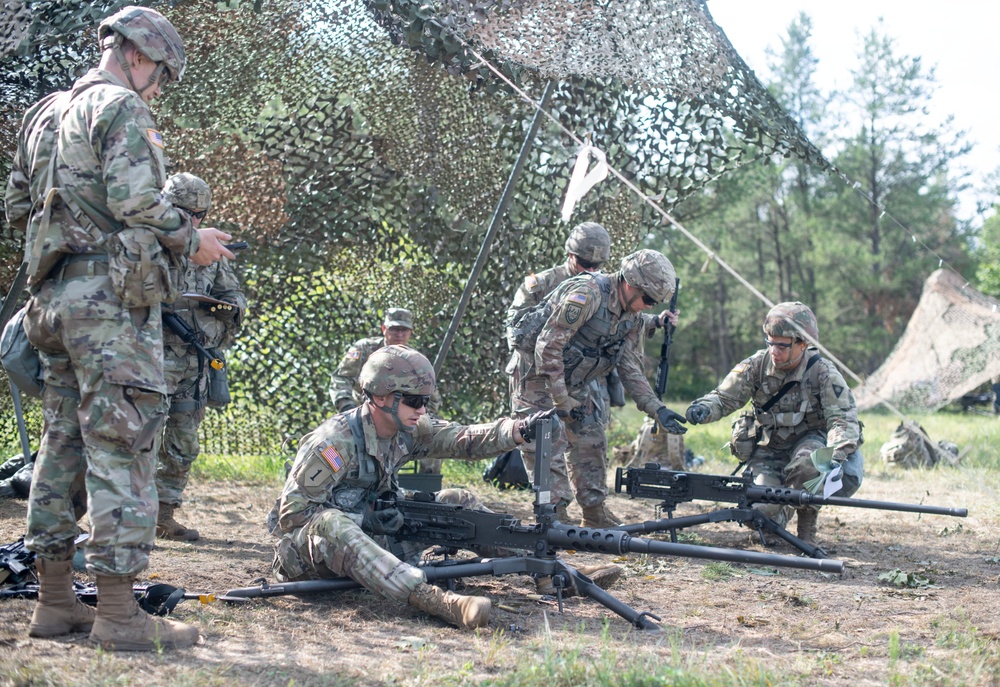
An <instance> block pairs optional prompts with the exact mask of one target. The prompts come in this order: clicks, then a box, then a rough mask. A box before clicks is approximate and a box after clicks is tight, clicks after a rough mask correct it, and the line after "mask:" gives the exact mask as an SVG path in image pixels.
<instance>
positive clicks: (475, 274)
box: [434, 81, 553, 375]
mask: <svg viewBox="0 0 1000 687" xmlns="http://www.w3.org/2000/svg"><path fill="white" fill-rule="evenodd" d="M552 88H553V86H552V82H551V81H549V82H548V83H546V84H545V91H543V92H542V102H541V104H540V105H539V106H538V109H537V110H535V116H534V117H532V118H531V126H529V127H528V133H527V134H526V135H525V137H524V143H523V144H522V145H521V152H520V153H518V155H517V161H516V162H515V163H514V169H512V170H511V171H510V177H508V178H507V185H506V186H504V188H503V194H501V196H500V201H499V202H498V203H497V207H496V210H494V211H493V218H492V219H491V220H490V227H489V229H487V230H486V236H485V237H484V238H483V245H482V247H481V248H480V249H479V255H477V256H476V263H475V264H474V265H473V266H472V273H471V274H470V275H469V280H468V282H466V284H465V288H464V289H463V290H462V297H461V298H460V299H459V301H458V306H457V307H456V308H455V314H454V315H453V316H452V318H451V324H450V325H448V331H446V332H445V334H444V339H443V340H442V341H441V348H439V349H438V353H437V357H436V358H434V374H435V375H440V374H441V366H442V365H443V364H444V359H445V358H446V357H447V356H448V349H450V348H451V344H452V341H454V340H455V332H456V331H458V325H459V323H461V321H462V317H463V316H464V315H465V309H466V308H467V307H468V305H469V299H470V298H471V297H472V289H473V288H474V287H475V285H476V282H477V281H479V275H480V274H482V271H483V266H484V265H485V264H486V259H487V258H489V256H490V247H491V246H492V245H493V239H494V238H496V235H497V230H498V229H499V228H500V220H501V218H502V217H503V215H504V213H505V212H507V208H508V207H509V206H510V201H511V199H512V198H513V194H514V184H515V183H517V179H518V177H519V176H521V169H522V168H523V167H524V161H525V159H526V158H527V157H528V152H529V151H530V150H531V145H532V143H533V142H534V140H535V134H537V133H538V125H539V124H541V123H542V113H543V112H544V111H545V108H546V107H548V104H549V100H550V98H551V97H552Z"/></svg>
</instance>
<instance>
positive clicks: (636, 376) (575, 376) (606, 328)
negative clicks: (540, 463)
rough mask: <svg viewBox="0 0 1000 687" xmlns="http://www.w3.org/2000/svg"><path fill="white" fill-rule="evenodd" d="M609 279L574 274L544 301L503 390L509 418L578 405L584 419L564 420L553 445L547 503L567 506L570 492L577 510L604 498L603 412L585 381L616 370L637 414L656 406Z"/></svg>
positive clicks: (631, 327) (637, 321)
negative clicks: (530, 342) (548, 310)
mask: <svg viewBox="0 0 1000 687" xmlns="http://www.w3.org/2000/svg"><path fill="white" fill-rule="evenodd" d="M617 279H619V277H608V276H606V275H603V274H581V275H578V276H576V277H572V278H571V279H568V280H566V281H565V282H564V283H563V284H562V285H561V286H560V287H558V288H557V289H556V290H555V291H554V292H553V293H552V294H550V295H549V296H548V299H549V302H550V303H552V305H553V312H552V315H551V316H550V317H549V319H548V320H547V322H546V323H545V325H544V326H543V328H542V331H541V333H539V335H538V339H537V342H536V344H535V348H534V352H533V353H529V352H525V351H522V350H515V355H514V361H513V362H514V365H515V368H514V371H513V374H512V391H511V405H512V407H513V409H514V410H515V412H517V413H518V414H528V413H531V412H534V411H536V410H540V409H545V408H551V407H552V406H553V405H559V403H560V401H561V400H562V399H565V398H566V397H568V396H569V397H572V398H574V399H575V400H576V401H578V402H579V403H580V407H581V409H582V412H583V415H584V417H583V419H582V420H571V421H567V422H568V424H567V425H566V430H567V431H566V432H565V434H564V435H563V436H561V437H559V438H558V439H557V440H556V441H554V442H553V447H552V456H553V460H552V472H553V475H552V477H553V483H552V489H551V491H552V502H553V503H557V504H558V503H569V502H570V501H571V500H572V499H573V492H574V490H575V492H576V499H577V501H578V502H579V503H580V505H581V507H586V508H589V507H594V506H598V505H601V504H603V502H604V501H605V499H606V497H607V452H608V445H607V435H606V431H605V428H606V426H607V421H608V413H607V407H606V405H605V404H604V403H603V399H602V398H601V397H600V396H599V395H597V394H594V392H593V387H592V386H591V382H593V381H594V380H598V379H603V378H605V377H606V376H607V375H608V373H609V372H611V371H612V370H613V369H617V370H618V372H619V374H620V376H621V380H622V384H623V385H624V387H625V390H626V391H628V393H629V395H630V396H631V397H632V399H633V400H634V401H635V403H636V405H637V406H638V408H639V409H640V410H642V411H643V412H646V413H649V414H655V412H656V410H657V409H659V408H660V407H662V406H663V404H662V403H661V402H660V401H659V400H657V398H656V395H655V394H654V393H653V390H652V389H651V388H650V386H649V381H648V380H647V379H646V376H645V374H644V372H643V365H642V351H641V349H640V335H641V333H642V331H643V325H642V318H641V317H640V315H639V313H634V312H628V311H626V310H624V308H623V307H622V304H621V303H620V301H619V299H618V296H617V293H616V288H615V285H616V283H617ZM564 437H565V438H564ZM567 449H568V450H569V451H570V453H571V455H573V459H572V465H571V470H570V473H571V474H567V470H566V460H565V458H561V457H560V454H562V453H563V452H564V451H566V450H567ZM521 454H522V456H523V457H524V462H525V465H526V467H527V468H528V470H529V474H530V473H531V471H532V470H533V469H534V462H535V455H534V445H533V444H526V445H523V446H521ZM570 480H572V483H573V488H570Z"/></svg>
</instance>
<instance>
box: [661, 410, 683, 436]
mask: <svg viewBox="0 0 1000 687" xmlns="http://www.w3.org/2000/svg"><path fill="white" fill-rule="evenodd" d="M656 421H657V422H659V423H660V426H661V427H663V429H665V430H666V432H667V434H684V433H685V432H686V431H687V427H681V423H682V422H685V420H684V416H683V415H681V414H680V413H675V412H674V411H672V410H670V408H667V407H666V406H663V407H662V408H660V409H659V410H657V411H656Z"/></svg>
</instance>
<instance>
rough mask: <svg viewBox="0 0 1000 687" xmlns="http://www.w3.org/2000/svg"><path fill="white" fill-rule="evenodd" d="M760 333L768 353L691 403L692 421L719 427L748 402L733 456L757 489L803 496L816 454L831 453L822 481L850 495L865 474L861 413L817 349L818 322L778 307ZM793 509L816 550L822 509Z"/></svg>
mask: <svg viewBox="0 0 1000 687" xmlns="http://www.w3.org/2000/svg"><path fill="white" fill-rule="evenodd" d="M763 329H764V335H765V339H764V344H765V346H766V348H764V349H762V350H759V351H757V352H756V353H754V354H753V355H752V356H750V357H749V358H747V359H746V360H744V361H743V362H741V363H740V364H739V365H737V366H736V367H734V368H733V370H732V371H731V372H730V373H729V374H728V375H727V376H726V378H725V379H724V380H722V384H720V385H719V386H718V387H716V389H715V390H713V391H712V392H710V393H708V394H707V395H705V396H702V397H701V398H699V399H698V400H696V401H695V402H694V403H692V404H691V405H690V406H689V407H688V409H687V413H686V414H687V419H688V421H690V422H691V423H692V424H703V423H706V422H715V421H716V420H721V419H722V418H724V417H725V416H727V415H729V414H730V413H732V412H734V411H736V410H739V409H740V408H742V407H743V406H744V405H746V402H747V401H750V402H751V403H752V404H753V410H752V411H747V412H746V413H744V414H743V415H742V416H740V417H739V418H738V419H737V420H736V422H734V423H733V439H732V442H731V445H730V449H731V450H732V452H733V455H735V456H736V457H737V458H739V459H740V460H741V461H742V462H743V463H746V465H747V467H748V468H749V469H750V470H752V471H753V474H754V477H755V479H754V482H755V483H757V484H762V485H767V486H787V487H792V488H795V489H802V488H804V485H805V483H806V482H807V481H808V480H810V479H814V478H816V477H819V476H820V471H819V469H818V468H817V465H816V464H814V462H813V459H812V453H813V451H815V450H816V449H820V448H823V447H825V446H829V447H830V448H832V449H833V461H832V463H831V464H830V466H829V471H828V472H826V475H827V476H826V478H825V479H827V480H836V479H837V478H838V473H839V478H840V479H842V482H843V486H842V487H841V488H840V490H839V491H837V492H836V495H837V496H851V495H853V494H854V492H856V491H857V490H858V487H860V486H861V479H862V476H863V472H864V466H863V459H862V456H861V452H860V451H859V450H858V448H859V447H860V446H861V443H862V442H863V439H862V436H861V425H860V423H859V422H858V409H857V406H856V405H855V404H854V396H853V394H851V390H850V389H849V388H848V386H847V383H846V382H845V381H844V378H843V377H842V376H841V374H840V372H839V371H838V370H837V368H836V367H835V366H834V364H833V363H831V362H830V361H828V360H826V359H825V358H822V357H821V356H820V354H819V353H818V352H817V351H816V350H815V347H813V346H812V344H813V343H815V342H818V341H819V326H818V325H817V323H816V316H815V315H814V314H813V312H812V310H810V309H809V307H808V306H806V305H804V304H802V303H798V302H794V303H779V304H778V305H776V306H774V307H773V308H771V310H770V311H769V312H768V313H767V317H765V318H764V326H763ZM838 468H839V469H838ZM754 508H759V509H760V510H762V511H763V512H765V513H766V514H767V515H768V516H769V517H772V518H774V519H775V520H776V521H777V522H778V524H780V525H782V526H784V525H785V524H786V523H787V522H788V521H789V520H790V519H791V510H792V509H791V508H790V507H788V506H785V507H782V506H778V505H773V504H756V505H754ZM796 510H797V511H798V518H797V527H798V536H799V538H800V539H804V540H805V541H807V542H809V543H810V544H815V543H816V515H817V513H818V508H816V507H815V506H804V507H802V508H798V509H796Z"/></svg>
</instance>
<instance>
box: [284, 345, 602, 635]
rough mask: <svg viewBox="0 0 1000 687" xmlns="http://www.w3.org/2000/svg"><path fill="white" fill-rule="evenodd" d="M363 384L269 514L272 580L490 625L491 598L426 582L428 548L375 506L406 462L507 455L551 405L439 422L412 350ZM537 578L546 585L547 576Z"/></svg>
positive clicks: (312, 443)
mask: <svg viewBox="0 0 1000 687" xmlns="http://www.w3.org/2000/svg"><path fill="white" fill-rule="evenodd" d="M360 382H361V389H362V393H363V394H364V398H363V400H362V403H361V405H360V407H357V408H354V409H351V410H348V411H346V412H343V413H340V414H339V415H335V416H334V417H332V418H330V419H329V420H327V421H326V422H324V423H323V424H322V425H320V426H319V427H318V428H317V429H315V430H314V431H312V432H311V433H309V434H307V435H306V436H305V437H303V438H302V440H301V442H300V443H299V450H298V454H297V455H296V457H295V463H294V464H293V466H292V469H291V472H290V473H289V475H288V479H287V481H286V482H285V488H284V491H283V492H282V494H281V497H280V498H279V499H278V501H277V503H276V504H275V507H274V509H273V510H272V511H271V515H270V516H269V518H268V525H269V529H270V530H271V532H272V533H273V534H275V535H276V536H279V537H281V539H280V541H279V542H278V544H277V547H276V551H275V557H274V574H275V576H276V577H277V578H278V579H279V580H281V581H290V580H304V579H317V578H329V577H337V576H346V577H350V578H351V579H353V580H355V581H356V582H358V583H359V584H361V585H362V586H364V587H365V588H366V589H368V590H369V591H371V592H373V593H375V594H378V595H379V596H382V597H384V598H387V599H392V600H395V601H398V602H401V603H406V604H409V605H411V606H413V607H414V608H417V609H419V610H421V611H424V612H425V613H429V614H431V615H434V616H437V617H438V618H442V619H443V620H446V621H447V622H449V623H451V624H453V625H456V626H458V627H460V628H463V629H471V628H476V627H482V626H484V625H486V623H487V621H488V619H489V613H490V608H491V604H490V601H489V599H486V598H483V597H478V596H464V595H460V594H455V593H452V592H448V591H442V590H441V589H439V588H438V587H435V586H432V585H429V584H427V579H426V577H425V575H424V573H423V571H421V570H420V568H418V567H416V563H417V562H418V561H419V557H420V554H421V551H422V547H420V546H419V545H418V544H413V543H411V542H402V541H398V540H396V539H394V538H393V536H392V535H393V533H394V532H397V531H398V530H399V529H400V528H401V527H402V525H403V516H402V514H401V513H400V512H399V511H398V510H396V509H393V508H390V509H384V510H378V511H376V510H373V509H372V504H373V503H374V501H375V500H376V499H377V498H379V497H380V496H382V495H384V494H385V493H386V492H392V493H395V494H396V495H399V496H405V492H404V491H403V490H401V489H400V488H399V486H398V484H397V480H396V474H397V473H398V471H399V469H400V467H401V466H402V465H404V464H405V463H406V462H407V461H410V460H413V459H416V458H424V457H431V458H457V459H459V460H480V459H483V458H486V457H489V456H493V455H496V454H497V453H502V452H503V451H507V450H509V449H512V448H514V447H515V446H516V445H521V444H523V443H524V442H525V441H526V440H532V439H534V435H535V428H536V425H537V423H538V421H539V420H540V419H542V418H545V417H550V416H551V415H552V414H553V411H551V410H550V411H545V412H539V413H535V414H532V415H530V416H528V417H527V418H524V419H520V420H515V419H510V418H504V419H501V420H497V421H495V422H490V423H485V424H479V425H467V426H466V425H459V424H457V423H453V422H446V421H444V420H441V419H437V418H432V417H431V416H429V415H428V414H427V403H428V402H429V401H430V397H431V394H433V392H434V368H433V367H432V366H431V364H430V362H429V361H428V360H427V358H425V357H424V356H423V355H421V354H420V353H419V352H417V351H415V350H414V349H412V348H409V347H406V346H395V345H393V346H385V347H383V348H380V349H379V350H377V351H375V352H374V353H373V354H372V355H371V357H370V358H369V359H368V361H367V362H366V363H365V365H364V367H363V368H362V370H361V375H360ZM434 498H435V500H436V501H438V502H441V503H453V504H457V505H461V506H463V507H466V508H480V509H481V508H482V506H481V505H480V504H479V502H478V500H477V499H476V498H475V496H474V495H473V494H472V493H471V492H469V491H466V490H465V489H444V490H442V491H439V492H437V493H435V494H434ZM496 553H497V555H502V552H496ZM579 570H580V572H582V573H583V574H584V575H587V576H589V577H590V578H591V579H593V580H594V582H596V583H598V584H600V585H602V586H606V585H608V584H610V583H611V582H613V581H614V580H615V579H617V577H618V576H619V575H620V573H621V570H620V568H618V566H613V565H612V566H596V567H593V568H579ZM539 582H540V584H539V587H540V589H541V588H542V587H543V585H544V584H545V580H540V581H539ZM542 591H545V590H544V589H542Z"/></svg>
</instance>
